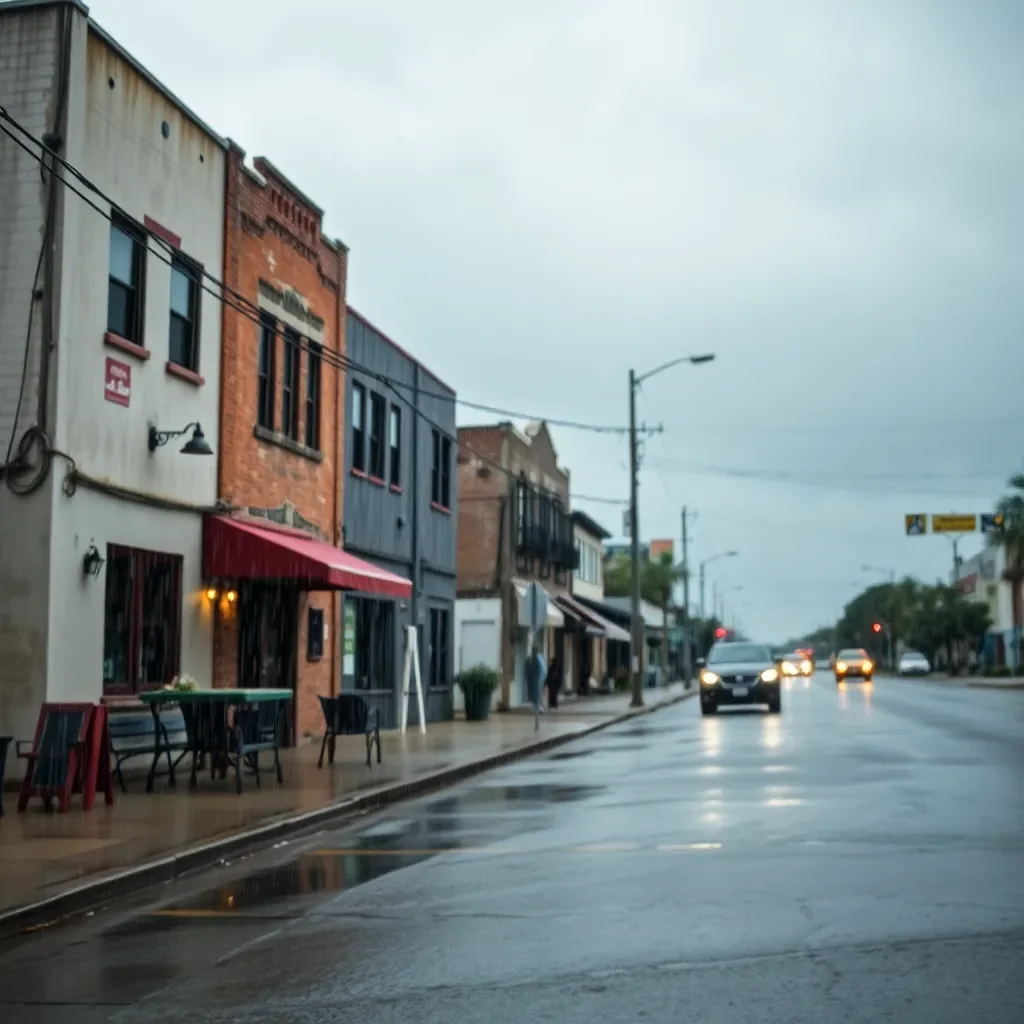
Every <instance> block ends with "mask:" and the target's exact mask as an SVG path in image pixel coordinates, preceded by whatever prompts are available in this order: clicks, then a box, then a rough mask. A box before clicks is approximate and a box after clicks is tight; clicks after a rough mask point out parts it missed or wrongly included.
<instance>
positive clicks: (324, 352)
mask: <svg viewBox="0 0 1024 1024" xmlns="http://www.w3.org/2000/svg"><path fill="white" fill-rule="evenodd" d="M0 119H2V120H4V121H6V122H8V123H9V124H11V125H12V126H13V127H14V128H16V129H17V130H18V131H19V132H20V133H21V134H22V135H24V136H25V138H27V139H29V140H31V142H32V143H33V144H35V145H36V146H38V147H39V149H40V152H39V153H36V152H34V151H33V150H32V149H31V147H30V146H29V145H27V144H26V143H25V142H23V141H22V140H21V139H19V138H18V137H17V136H15V135H14V134H13V133H12V132H11V131H10V130H9V129H8V128H6V127H5V126H4V125H3V124H0V131H2V132H3V133H4V134H5V135H6V136H7V137H8V138H10V139H11V140H12V141H13V142H14V143H15V144H16V145H18V146H19V147H20V148H21V149H23V150H24V151H25V152H26V153H27V154H28V155H29V156H30V157H31V158H32V159H33V160H35V161H36V162H37V163H39V164H40V165H41V166H45V163H44V157H43V155H42V154H43V151H44V150H45V152H46V153H47V154H49V155H50V156H51V157H52V158H53V159H54V160H55V161H56V162H57V163H59V164H60V165H61V166H62V167H64V168H65V169H66V170H67V171H68V172H69V173H71V174H72V175H73V176H74V177H75V178H76V179H77V180H78V181H80V182H81V183H82V184H83V185H84V186H85V187H86V188H87V189H89V190H90V191H91V192H93V193H94V194H95V195H97V196H99V197H100V198H101V199H102V200H103V201H104V202H106V203H108V204H109V205H110V207H111V208H112V209H113V210H116V211H118V212H119V213H123V214H124V216H126V217H129V214H128V212H127V211H125V210H123V209H122V207H121V206H120V205H119V204H118V203H117V202H115V201H114V200H113V199H111V198H110V197H109V196H107V195H106V194H105V193H104V192H103V191H102V189H100V188H99V187H98V186H97V185H95V184H94V183H93V182H92V181H90V180H89V179H88V178H87V177H86V176H85V175H84V174H83V173H82V172H81V171H79V170H78V168H76V167H75V166H74V165H73V164H71V163H70V162H69V161H67V160H65V159H64V158H63V157H61V156H60V155H59V154H57V153H54V152H53V151H52V150H51V149H49V147H46V146H44V144H43V143H42V142H40V141H39V140H37V139H36V138H35V137H34V136H33V135H32V134H31V133H30V132H29V131H28V129H26V128H25V127H23V126H22V125H21V124H20V123H19V122H18V121H17V120H16V119H15V118H13V117H12V116H11V115H10V114H9V113H8V111H7V110H6V109H5V108H3V107H0ZM53 173H54V174H55V176H56V177H57V180H59V181H60V182H61V184H62V185H63V186H64V187H65V188H67V189H68V190H69V191H71V192H73V193H74V194H75V195H76V196H78V197H79V198H80V199H81V200H82V201H83V202H85V203H86V204H87V205H88V206H90V207H91V208H92V209H93V210H95V211H96V212H97V213H98V214H100V216H102V217H103V218H104V219H105V220H107V221H108V222H112V221H113V216H112V214H111V212H110V211H107V210H104V209H103V208H102V207H100V206H98V205H97V204H96V203H95V202H93V200H92V199H90V198H89V196H87V195H85V193H83V192H82V191H80V190H79V189H78V188H77V187H76V186H75V185H73V184H72V183H71V182H70V181H69V180H68V179H67V178H66V177H63V176H61V175H56V171H55V170H54V172H53ZM129 219H130V217H129ZM154 237H155V238H156V241H157V243H158V244H160V245H161V246H162V247H163V248H164V249H165V250H166V252H167V255H164V254H163V253H162V252H160V251H159V250H158V249H154V250H150V252H151V253H152V254H153V255H154V256H156V258H157V259H159V260H161V262H163V263H165V264H166V265H168V266H171V265H172V262H173V252H174V249H173V247H171V246H170V245H169V244H168V243H167V242H166V241H164V239H162V238H159V237H158V236H154ZM196 270H197V271H198V272H199V273H200V276H201V277H202V278H204V279H205V280H207V281H209V282H210V283H211V284H213V285H214V286H216V288H218V289H219V291H214V289H213V288H211V287H209V286H208V285H206V284H204V283H203V282H202V281H196V282H195V283H196V284H197V285H198V286H199V287H200V288H201V289H202V290H203V291H205V292H206V293H207V294H209V295H212V296H213V297H214V298H215V299H217V300H218V301H219V302H221V303H222V304H223V305H226V306H227V307H228V308H229V309H232V310H234V311H235V312H236V313H238V314H239V315H241V316H242V317H244V318H245V319H247V320H249V321H250V322H251V323H253V324H254V325H256V326H257V327H265V326H267V325H265V324H264V323H263V321H262V320H261V319H260V317H259V313H260V309H259V307H258V306H257V305H256V304H255V303H253V302H252V301H251V300H250V299H249V298H248V297H247V296H245V295H243V294H242V293H240V292H237V291H235V290H234V289H233V288H231V287H230V286H228V285H227V284H225V283H224V282H223V281H221V280H220V279H219V278H217V277H215V276H214V275H213V274H211V273H210V272H209V271H207V270H206V269H205V268H196ZM193 280H194V279H193ZM273 334H274V336H275V337H281V333H280V332H279V331H277V330H276V328H275V329H274V331H273ZM299 348H300V350H305V351H307V352H312V353H313V354H314V355H315V356H317V357H318V358H320V359H322V360H323V361H324V362H326V363H327V364H328V365H329V366H332V367H333V368H334V369H336V370H338V371H339V372H341V373H344V372H347V371H351V370H355V371H357V372H359V373H362V374H364V375H365V376H367V377H369V378H371V379H374V380H376V381H378V382H379V383H381V384H383V385H384V386H386V387H387V388H389V389H390V390H391V391H392V392H393V393H394V394H395V396H396V397H397V398H398V399H399V400H400V401H401V402H403V403H404V404H405V405H406V406H407V407H408V408H409V409H410V410H411V411H412V412H413V413H414V414H415V415H417V416H419V417H421V418H422V419H423V420H424V421H425V422H426V423H428V424H429V425H430V426H431V427H433V428H434V429H435V430H437V431H438V432H439V433H440V434H441V435H442V436H443V437H446V438H447V439H448V440H450V441H452V442H453V443H454V444H455V445H456V447H461V448H463V449H464V450H465V451H467V452H468V453H469V454H471V455H473V456H474V457H475V458H477V459H479V460H480V461H482V462H484V463H486V464H487V465H489V466H491V467H492V468H494V469H496V470H498V471H499V472H501V473H503V474H505V475H506V476H507V477H508V478H509V479H518V476H517V475H516V474H515V473H513V472H512V471H511V470H508V469H506V468H505V467H504V466H502V465H501V464H500V463H498V462H495V461H494V460H493V459H490V458H489V457H487V456H485V455H482V454H481V453H480V452H478V451H476V450H475V449H473V448H472V447H470V445H468V444H467V443H466V442H465V441H460V440H459V438H458V434H457V433H456V434H451V433H449V432H448V430H447V429H446V428H445V427H443V426H441V425H440V424H439V423H437V422H436V421H435V420H433V419H432V418H431V417H430V416H428V415H427V414H426V413H425V412H423V410H422V409H420V408H419V407H418V406H417V405H415V404H414V403H413V402H412V401H410V400H409V399H408V398H406V397H405V396H404V395H402V394H401V393H400V392H399V391H398V388H399V387H403V388H406V389H409V388H410V387H412V386H411V385H409V384H406V383H405V382H404V381H396V380H395V379H394V378H391V377H388V376H387V375H386V374H383V373H380V372H379V371H376V370H374V369H372V368H370V367H367V366H363V365H362V364H360V363H357V362H356V361H355V360H353V359H350V358H349V357H348V356H347V355H342V354H341V353H340V352H335V351H334V350H332V349H327V348H313V347H312V346H311V345H310V344H309V342H308V340H307V339H305V338H300V340H299ZM414 390H417V391H419V393H420V394H423V395H425V396H429V397H434V398H442V399H446V400H447V401H457V399H456V398H454V397H453V396H452V395H451V394H447V393H443V392H427V391H425V390H423V389H414ZM465 404H470V403H468V402H466V403H465ZM473 405H474V407H477V408H487V409H492V408H493V407H488V406H482V405H479V404H477V403H473ZM501 412H502V414H504V415H509V416H514V417H516V418H520V419H544V420H545V422H547V423H552V424H556V425H558V424H561V425H564V426H572V427H574V428H576V429H581V430H593V431H596V432H605V433H608V432H612V431H619V430H622V429H624V428H613V427H610V426H598V425H590V424H582V423H576V422H575V421H571V420H553V419H545V418H544V417H536V416H528V415H524V414H521V413H513V412H509V411H508V410H501ZM579 500H584V499H583V498H580V499H579ZM586 500H589V501H601V502H607V503H608V504H620V503H621V499H618V498H594V497H589V498H587V499H586Z"/></svg>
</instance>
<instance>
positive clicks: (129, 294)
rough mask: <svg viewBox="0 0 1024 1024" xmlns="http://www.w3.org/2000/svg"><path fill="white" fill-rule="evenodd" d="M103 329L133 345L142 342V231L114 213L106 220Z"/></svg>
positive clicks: (144, 243)
mask: <svg viewBox="0 0 1024 1024" xmlns="http://www.w3.org/2000/svg"><path fill="white" fill-rule="evenodd" d="M108 275H109V276H108V280H107V330H108V331H110V333H111V334H116V335H118V336H119V337H122V338H124V339H125V340H126V341H131V342H134V343H135V344H136V345H141V344H142V343H143V341H142V337H143V332H142V327H143V320H144V317H143V311H144V309H145V301H144V300H145V278H146V233H145V232H144V231H143V230H142V229H141V228H139V227H137V226H136V225H135V224H133V223H132V222H131V221H128V220H125V219H124V218H123V217H119V216H117V215H116V214H115V215H114V216H113V217H112V218H111V221H110V268H109V272H108Z"/></svg>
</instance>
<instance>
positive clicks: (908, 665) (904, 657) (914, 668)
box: [898, 651, 932, 676]
mask: <svg viewBox="0 0 1024 1024" xmlns="http://www.w3.org/2000/svg"><path fill="white" fill-rule="evenodd" d="M931 670H932V667H931V665H929V664H928V659H927V658H926V657H925V656H924V655H923V654H921V653H920V652H919V651H904V652H903V653H902V654H901V655H900V662H899V666H898V671H899V674H900V675H901V676H926V675H928V673H929V672H931Z"/></svg>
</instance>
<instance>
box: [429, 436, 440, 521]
mask: <svg viewBox="0 0 1024 1024" xmlns="http://www.w3.org/2000/svg"><path fill="white" fill-rule="evenodd" d="M430 445H431V448H430V500H431V501H432V502H433V503H434V504H435V505H440V504H441V431H440V430H437V429H436V428H435V429H434V430H432V431H431V437H430Z"/></svg>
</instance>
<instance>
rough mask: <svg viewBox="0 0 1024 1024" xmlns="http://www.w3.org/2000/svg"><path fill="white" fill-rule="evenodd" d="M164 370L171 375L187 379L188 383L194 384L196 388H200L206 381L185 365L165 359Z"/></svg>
mask: <svg viewBox="0 0 1024 1024" xmlns="http://www.w3.org/2000/svg"><path fill="white" fill-rule="evenodd" d="M164 370H165V371H166V372H167V373H168V374H170V375H171V376H172V377H178V378H180V379H181V380H184V381H188V383H189V384H194V385H195V386H196V387H197V388H201V387H202V386H203V385H204V384H205V383H206V378H205V377H204V376H202V374H199V373H196V371H195V370H190V369H189V368H188V367H187V366H179V365H178V364H177V363H172V362H171V361H170V360H168V361H167V364H166V365H165V366H164Z"/></svg>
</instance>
